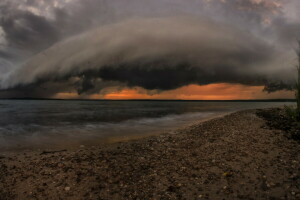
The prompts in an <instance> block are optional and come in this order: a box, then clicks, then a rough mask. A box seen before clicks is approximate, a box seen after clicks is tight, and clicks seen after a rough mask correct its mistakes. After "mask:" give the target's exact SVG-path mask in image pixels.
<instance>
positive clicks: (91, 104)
mask: <svg viewBox="0 0 300 200" xmlns="http://www.w3.org/2000/svg"><path fill="white" fill-rule="evenodd" d="M291 104H293V103H287V102H284V103H283V102H203V101H80V100H78V101H74V100H69V101H68V100H63V101H61V100H0V116H1V117H0V149H1V150H3V149H4V150H9V149H15V148H34V147H38V146H39V147H40V146H48V147H54V146H55V145H68V144H76V145H77V144H78V145H79V144H88V143H89V142H91V141H105V140H107V139H111V138H120V137H123V138H127V137H132V136H138V137H140V136H145V135H150V134H157V133H162V132H171V131H174V130H176V129H177V128H180V127H183V126H187V125H189V124H192V123H195V122H197V121H199V120H203V119H207V118H212V117H215V116H219V115H222V114H226V113H229V112H233V111H238V110H243V109H252V108H267V107H277V106H283V105H291Z"/></svg>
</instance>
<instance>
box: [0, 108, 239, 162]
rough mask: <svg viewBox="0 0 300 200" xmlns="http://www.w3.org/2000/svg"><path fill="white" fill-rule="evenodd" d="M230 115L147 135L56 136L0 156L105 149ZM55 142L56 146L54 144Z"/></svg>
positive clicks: (20, 146) (216, 115)
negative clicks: (73, 138) (78, 138)
mask: <svg viewBox="0 0 300 200" xmlns="http://www.w3.org/2000/svg"><path fill="white" fill-rule="evenodd" d="M231 113H234V111H230V112H223V113H218V114H214V115H213V116H209V117H205V118H203V119H200V120H196V121H193V122H192V121H191V122H188V123H186V124H184V125H181V126H178V127H174V128H169V130H167V131H165V130H164V131H156V132H149V133H143V134H127V135H121V134H119V135H115V136H100V137H95V138H83V137H82V139H81V141H72V142H70V141H68V142H67V143H65V141H63V142H61V141H59V140H61V139H60V138H59V137H58V136H57V138H56V139H55V140H53V141H51V142H52V143H53V145H49V144H40V145H37V144H33V145H32V146H31V147H30V148H29V144H27V145H24V146H22V145H14V146H15V147H13V148H9V149H8V148H2V149H1V148H0V156H5V155H9V154H18V153H24V152H27V153H30V152H32V153H34V152H43V151H59V150H68V151H75V150H78V149H79V148H81V147H82V146H84V148H89V147H93V146H102V147H103V148H105V146H109V145H112V144H114V143H123V142H125V143H127V142H131V141H136V140H142V139H145V138H148V137H156V136H160V135H168V134H176V132H179V131H181V130H185V129H188V128H189V127H191V126H194V125H197V124H199V123H203V122H206V121H209V120H212V119H215V118H221V117H224V116H226V115H229V114H231ZM55 141H56V144H55Z"/></svg>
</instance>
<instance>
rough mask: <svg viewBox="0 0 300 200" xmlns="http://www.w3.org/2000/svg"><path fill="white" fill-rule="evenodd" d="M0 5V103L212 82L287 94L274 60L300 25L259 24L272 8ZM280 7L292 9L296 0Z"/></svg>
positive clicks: (101, 2)
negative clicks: (0, 44)
mask: <svg viewBox="0 0 300 200" xmlns="http://www.w3.org/2000/svg"><path fill="white" fill-rule="evenodd" d="M3 2H5V3H3V4H1V3H0V27H1V28H2V30H3V32H4V34H5V40H6V43H7V44H6V46H4V47H0V88H1V89H2V92H0V97H3V96H4V97H5V96H16V97H17V96H34V97H48V96H52V95H54V94H56V93H58V92H66V91H68V92H69V91H75V90H77V92H78V93H79V94H81V95H85V94H91V93H97V92H99V91H100V92H101V91H102V90H103V89H105V88H107V87H111V86H120V87H134V86H140V87H143V88H145V89H148V90H158V91H159V90H170V89H175V88H178V87H181V86H184V85H188V84H199V85H204V84H210V83H221V82H226V83H241V84H246V85H265V90H266V91H268V92H273V91H277V90H282V89H288V90H290V89H291V88H292V83H293V69H292V68H284V67H280V66H279V65H280V64H278V63H279V62H277V61H278V60H279V61H280V58H279V57H280V54H282V53H284V52H286V51H287V48H291V47H290V44H292V42H294V40H295V39H296V38H297V37H298V35H299V33H300V32H299V30H300V27H299V25H300V22H299V21H297V20H296V21H295V20H294V21H289V19H288V18H287V17H288V16H285V15H283V14H282V15H281V14H280V15H277V18H276V19H274V20H273V21H272V24H271V25H270V26H269V27H264V26H263V25H262V24H261V23H262V20H263V19H264V17H270V16H272V15H273V12H275V11H276V12H279V13H280V12H281V10H280V7H276V5H275V4H265V3H260V4H256V3H253V2H254V1H251V0H244V1H240V0H231V1H227V2H226V3H222V2H221V1H219V0H213V1H210V2H209V3H207V1H202V0H199V1H197V2H195V1H193V0H186V1H184V2H183V1H180V0H172V1H171V0H170V1H169V0H166V1H163V2H162V1H160V0H152V1H149V0H138V1H137V0H129V1H124V0H122V1H118V0H115V1H106V0H86V1H80V0H73V1H70V3H66V2H65V1H64V0H59V1H57V2H59V3H60V4H61V5H63V6H61V7H57V6H54V1H50V0H49V1H42V0H39V1H38V0H31V1H13V0H9V1H8V0H3ZM290 2H292V3H293V5H294V7H297V6H299V1H298V0H290ZM26 6H32V7H33V8H38V10H40V11H42V13H45V14H42V15H41V14H37V13H34V12H32V11H30V10H26V9H23V8H27V7H26ZM50 11H51V12H50ZM48 15H49V16H50V17H49V16H48ZM174 15H179V16H180V15H185V16H186V17H177V18H174V17H172V16H174ZM145 17H146V18H145ZM154 17H155V18H154ZM131 18H134V19H131ZM210 18H212V19H210ZM125 19H126V20H125ZM127 19H129V20H127ZM130 19H131V20H130ZM200 19H201V20H200ZM230 24H233V25H230ZM96 27H100V28H96ZM82 32H84V33H82ZM254 35H255V36H254ZM0 39H1V38H0ZM0 41H1V40H0ZM266 41H268V43H272V44H273V45H272V46H270V44H267V42H266ZM35 54H36V55H35ZM33 55H35V56H33ZM277 58H279V59H278V60H277ZM22 60H23V61H22ZM25 60H26V61H25ZM21 61H22V62H21ZM20 63H21V64H20Z"/></svg>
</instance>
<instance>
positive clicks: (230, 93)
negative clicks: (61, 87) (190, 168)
mask: <svg viewBox="0 0 300 200" xmlns="http://www.w3.org/2000/svg"><path fill="white" fill-rule="evenodd" d="M262 90H263V86H245V85H240V84H228V83H218V84H210V85H204V86H198V85H189V86H184V87H181V88H178V89H175V90H170V91H162V92H159V93H157V92H156V93H154V94H149V92H148V93H147V91H146V90H144V89H142V88H134V89H122V90H118V89H113V88H110V89H109V91H108V92H106V93H105V94H93V95H89V96H85V97H84V98H89V99H115V100H117V99H185V100H232V99H280V98H294V93H293V92H291V91H279V92H274V93H267V92H263V91H262ZM54 98H62V99H72V98H79V97H78V95H77V94H76V93H59V94H56V95H55V96H54Z"/></svg>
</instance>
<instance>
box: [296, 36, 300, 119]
mask: <svg viewBox="0 0 300 200" xmlns="http://www.w3.org/2000/svg"><path fill="white" fill-rule="evenodd" d="M298 44H299V48H298V50H297V56H298V62H297V72H298V73H297V81H296V101H297V108H296V109H297V111H296V114H297V119H298V121H300V41H299V42H298Z"/></svg>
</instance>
